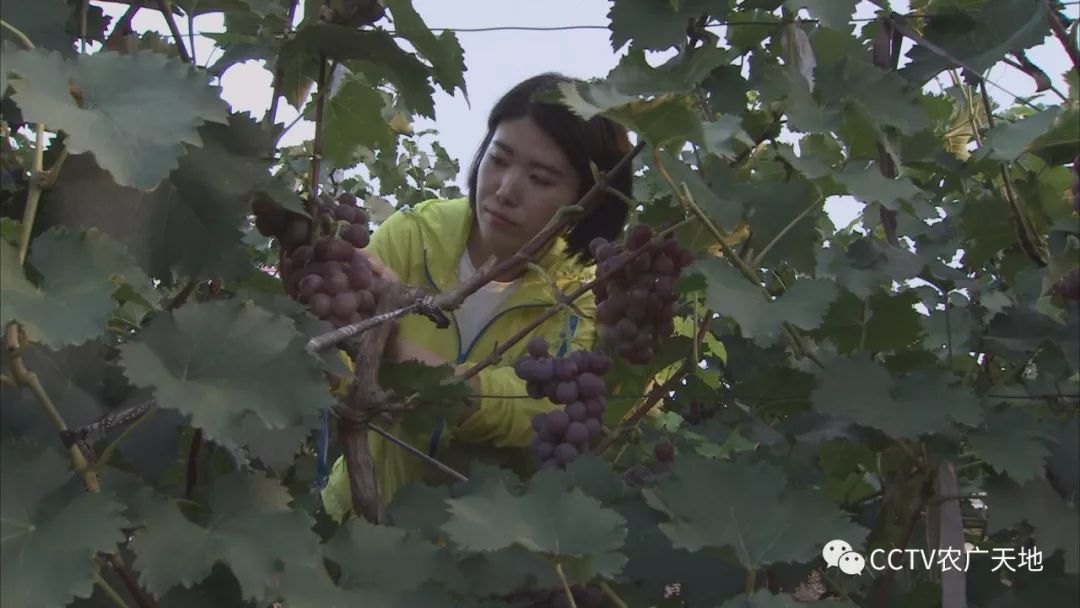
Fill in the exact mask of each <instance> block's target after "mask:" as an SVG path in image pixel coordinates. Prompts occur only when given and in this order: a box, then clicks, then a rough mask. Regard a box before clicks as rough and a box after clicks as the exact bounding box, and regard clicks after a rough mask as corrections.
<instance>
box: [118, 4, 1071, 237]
mask: <svg viewBox="0 0 1080 608" xmlns="http://www.w3.org/2000/svg"><path fill="white" fill-rule="evenodd" d="M302 4H303V3H301V6H302ZM610 4H611V3H610V2H609V1H607V0H545V2H535V1H525V0H467V1H453V2H451V1H447V0H413V6H414V7H415V8H416V10H417V12H419V13H420V15H421V16H422V17H423V18H424V20H425V21H426V22H427V24H428V26H429V27H432V28H438V27H446V28H475V27H495V26H509V25H523V26H566V25H606V24H607V23H608V19H607V12H608V10H609V8H610ZM892 6H893V8H894V10H896V11H897V12H900V13H904V12H906V11H907V8H908V2H907V1H906V0H894V1H893V2H892ZM103 8H105V10H106V12H107V13H108V14H110V15H113V16H114V17H118V16H119V15H120V14H122V13H123V11H124V9H125V8H126V7H125V6H124V5H118V4H111V3H107V4H104V5H103ZM875 10H876V7H875V6H874V5H873V4H871V3H870V2H867V1H863V2H860V4H859V5H858V7H857V11H856V17H872V16H873V15H874V12H875ZM1067 10H1068V11H1069V14H1070V16H1071V17H1073V18H1077V17H1078V16H1080V15H1078V13H1080V6H1077V5H1071V6H1068V7H1067ZM132 25H133V27H134V29H135V30H136V31H145V30H155V31H158V32H160V33H162V34H166V35H167V34H168V28H167V26H166V24H165V21H164V18H163V17H162V16H161V13H159V12H158V11H156V10H142V11H139V13H138V15H137V16H136V18H135V20H134V21H133V24H132ZM223 29H224V25H223V20H222V17H221V15H220V14H210V15H204V16H201V17H198V18H197V19H196V22H195V30H196V32H202V31H207V32H220V31H222V30H223ZM181 31H186V24H181ZM713 31H717V32H719V30H715V29H714V30H713ZM609 35H610V31H608V30H606V29H592V30H569V31H547V32H528V31H498V32H459V33H458V34H457V36H458V40H459V41H460V43H461V45H462V47H463V48H464V50H465V65H466V67H467V68H468V71H467V72H466V73H465V80H466V86H467V88H468V91H469V100H470V101H471V107H470V106H469V105H468V104H466V102H465V99H464V96H462V95H461V93H460V92H458V94H457V96H455V97H450V96H449V95H447V94H445V93H443V92H442V91H441V90H438V91H437V92H436V94H435V112H436V120H435V121H434V123H432V122H430V121H428V120H426V119H421V120H418V121H417V123H416V125H415V126H416V127H418V128H427V127H432V126H433V127H435V128H436V129H438V131H439V136H438V141H439V143H441V144H442V145H443V146H444V147H445V148H446V149H447V151H448V152H449V154H450V155H451V156H452V157H453V158H456V159H457V160H458V161H459V162H460V163H461V174H459V179H458V182H459V185H460V186H462V187H463V186H464V183H463V182H464V174H465V171H466V170H467V166H468V163H469V161H470V159H471V158H472V154H473V153H474V151H475V149H476V146H477V145H478V144H479V142H480V140H481V138H482V137H483V135H484V129H485V122H486V118H487V112H488V110H490V108H491V106H492V105H493V104H494V103H495V101H496V100H497V99H498V98H499V96H501V95H502V94H503V93H504V92H505V91H506V90H507V89H508V88H510V87H511V86H513V85H514V84H516V83H517V82H519V81H521V80H523V79H525V78H527V77H529V76H533V75H535V74H538V73H541V72H545V71H557V72H562V73H564V74H567V75H569V76H575V77H581V78H591V77H601V76H604V75H605V74H607V72H608V71H609V70H610V69H611V68H613V67H614V66H615V65H616V64H617V63H618V61H619V57H620V56H621V55H622V54H623V53H624V52H625V49H622V50H620V53H619V55H616V53H615V52H614V51H613V50H612V49H611V45H610V43H609V40H608V38H609ZM909 44H910V43H907V45H909ZM907 45H905V48H904V51H903V52H907V48H908V46H907ZM212 47H213V41H211V40H210V39H208V38H203V37H197V38H196V50H195V54H196V58H197V60H198V61H199V62H200V63H201V64H205V63H206V62H207V59H208V58H211V59H212V57H211V55H210V53H211V50H212ZM1028 57H1029V58H1030V59H1031V61H1032V62H1033V63H1034V64H1035V65H1037V66H1039V67H1041V68H1042V69H1043V70H1044V71H1046V73H1047V74H1048V75H1049V76H1050V77H1051V79H1052V80H1053V81H1054V84H1055V85H1056V86H1057V87H1058V88H1059V89H1060V90H1062V91H1067V86H1066V85H1065V83H1064V79H1063V74H1064V72H1065V70H1066V68H1067V67H1068V64H1069V63H1068V62H1069V60H1068V58H1067V56H1066V54H1065V52H1064V50H1063V49H1062V48H1061V46H1060V44H1059V43H1058V41H1057V40H1056V39H1054V38H1053V37H1048V39H1047V41H1046V43H1044V44H1042V45H1040V46H1038V47H1036V48H1034V49H1031V50H1030V51H1029V52H1028ZM655 59H656V61H654V62H653V63H654V64H655V63H658V62H659V61H662V60H663V59H664V56H661V55H657V56H656V57H655ZM271 80H272V78H271V74H270V72H269V71H268V70H267V69H265V68H264V67H263V66H262V64H261V62H248V63H245V64H243V65H238V66H235V67H233V68H231V69H230V70H229V71H228V72H226V73H225V75H224V77H223V78H222V79H221V82H220V84H221V87H222V91H223V94H222V96H223V98H224V99H225V100H226V101H227V102H228V103H229V104H230V105H231V106H232V108H233V110H234V111H241V112H244V111H246V112H251V113H252V114H253V115H254V116H256V117H261V116H262V115H263V114H264V113H265V112H266V109H267V108H268V107H269V104H270V95H271ZM988 80H990V81H993V82H996V83H998V84H1001V85H1003V86H1004V87H1005V88H1007V89H1009V91H1011V92H1012V93H1015V94H1017V95H1024V96H1027V95H1032V94H1034V93H1035V85H1034V82H1033V81H1032V80H1031V79H1030V78H1029V77H1028V76H1026V75H1025V74H1023V73H1022V72H1019V71H1018V70H1015V69H1013V68H1010V67H1008V66H1004V65H1001V66H999V67H997V68H995V69H994V70H992V71H991V73H990V74H989V75H988ZM988 90H989V92H990V93H991V95H992V96H993V97H994V98H995V100H996V101H997V102H998V103H1001V104H1005V105H1007V104H1009V102H1010V101H1011V96H1009V95H1008V94H1005V93H1003V92H1002V91H1000V90H997V89H995V88H994V87H989V88H988ZM1040 101H1044V102H1046V103H1055V102H1054V97H1052V94H1049V93H1048V94H1047V95H1044V97H1043V98H1041V99H1040ZM296 115H297V111H296V110H295V109H293V108H292V107H290V106H289V105H288V104H287V103H284V102H282V103H281V104H280V105H279V110H278V117H277V120H278V122H285V123H288V122H290V121H292V120H293V118H295V117H296ZM313 131H314V129H313V125H312V123H310V122H307V121H301V122H300V123H299V124H297V125H296V127H294V128H293V129H292V130H291V131H290V132H289V133H288V134H287V135H286V137H285V138H284V139H283V141H282V143H283V144H285V145H291V144H295V143H299V142H301V141H304V140H305V139H309V138H310V137H311V136H312V133H313ZM861 207H862V205H861V204H860V203H857V202H855V201H853V200H851V199H849V198H847V197H843V200H839V201H835V202H830V204H829V205H827V206H826V209H827V210H828V211H829V213H830V215H831V216H832V217H833V221H834V222H835V223H837V225H838V226H843V225H845V224H847V223H848V222H849V221H850V220H851V219H852V218H854V217H855V216H856V215H857V214H858V213H859V211H860V210H861Z"/></svg>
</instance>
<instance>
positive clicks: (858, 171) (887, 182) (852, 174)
mask: <svg viewBox="0 0 1080 608" xmlns="http://www.w3.org/2000/svg"><path fill="white" fill-rule="evenodd" d="M833 177H834V178H835V179H836V181H837V182H839V183H840V184H843V185H844V186H846V187H847V189H848V192H849V193H850V194H851V196H854V197H855V198H857V199H859V200H860V201H863V202H864V203H873V202H880V203H881V204H882V205H885V206H886V207H888V208H889V209H892V210H894V211H895V210H897V209H899V208H900V205H901V202H903V201H909V202H915V201H916V200H918V199H919V198H920V197H921V196H923V192H922V190H920V189H919V187H918V186H916V185H915V183H914V182H912V181H911V179H910V178H908V177H904V176H901V177H898V178H896V179H889V178H887V177H885V176H884V175H882V174H881V171H880V170H879V169H878V168H877V166H876V165H874V164H870V165H867V166H865V167H852V166H850V165H849V166H848V167H847V168H845V169H844V171H843V172H841V173H835V174H834V175H833Z"/></svg>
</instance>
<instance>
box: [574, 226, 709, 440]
mask: <svg viewBox="0 0 1080 608" xmlns="http://www.w3.org/2000/svg"><path fill="white" fill-rule="evenodd" d="M642 249H645V248H644V247H642ZM714 314H715V313H714V312H713V311H712V310H711V309H709V310H706V311H705V314H704V315H702V319H701V325H699V326H698V330H697V334H696V335H695V336H694V348H693V349H692V351H693V352H694V353H696V352H698V350H699V349H700V348H701V341H702V340H704V339H705V336H706V335H707V334H708V333H709V328H710V327H711V326H712V321H713V315H714ZM696 365H697V359H696V357H694V358H687V359H684V360H683V363H682V365H680V366H679V367H678V369H676V370H675V372H674V373H673V374H671V377H669V378H668V379H667V380H666V381H665V382H663V383H662V384H658V385H655V386H654V387H653V389H652V390H651V391H649V394H648V395H646V397H645V401H644V403H642V404H641V406H640V407H638V408H637V409H635V410H632V411H631V412H630V414H629V415H628V416H626V417H625V418H624V419H623V420H622V421H620V422H619V425H618V427H616V429H615V430H614V431H613V432H612V434H611V435H609V436H607V437H605V438H604V439H603V440H602V441H601V442H600V444H599V445H597V446H596V448H595V449H594V450H593V453H594V454H603V453H604V452H605V451H606V450H607V449H608V448H609V447H611V444H612V443H614V442H615V441H616V440H617V439H618V438H619V437H620V436H622V434H624V433H626V432H627V431H629V430H630V429H632V428H634V427H636V426H637V425H638V423H639V422H641V420H642V419H643V418H645V416H646V415H648V413H649V412H650V411H652V410H653V408H655V407H656V406H657V405H658V404H659V403H660V402H661V401H662V400H663V398H664V396H665V395H668V394H670V393H671V391H673V390H674V389H675V387H676V386H677V385H678V384H679V383H680V382H682V380H683V378H684V377H685V376H686V375H687V374H689V373H690V372H691V371H692V370H693V369H694V366H696ZM617 459H618V458H616V460H617Z"/></svg>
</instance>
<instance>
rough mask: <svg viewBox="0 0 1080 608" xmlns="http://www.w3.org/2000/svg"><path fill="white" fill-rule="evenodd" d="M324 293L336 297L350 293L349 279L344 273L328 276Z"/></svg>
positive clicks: (324, 285) (324, 284) (325, 280)
mask: <svg viewBox="0 0 1080 608" xmlns="http://www.w3.org/2000/svg"><path fill="white" fill-rule="evenodd" d="M323 291H325V292H326V293H328V294H330V295H332V296H336V295H338V294H342V293H345V292H347V291H349V277H347V276H345V273H343V272H335V273H331V274H327V275H326V278H325V279H324V283H323Z"/></svg>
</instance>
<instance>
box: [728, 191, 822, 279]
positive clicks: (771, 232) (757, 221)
mask: <svg viewBox="0 0 1080 608" xmlns="http://www.w3.org/2000/svg"><path fill="white" fill-rule="evenodd" d="M736 197H737V198H739V199H741V200H742V202H743V205H744V206H745V208H746V210H747V214H748V215H749V216H750V231H751V233H752V234H753V240H754V245H755V247H754V249H756V250H758V251H762V250H764V249H765V247H769V251H768V252H766V255H765V257H764V258H762V257H761V256H760V254H758V256H757V257H756V258H755V263H756V264H757V265H758V266H762V265H768V266H775V265H780V264H781V263H787V264H788V265H790V266H791V267H793V268H795V269H798V270H800V271H803V272H807V273H810V272H813V270H814V255H813V254H814V251H815V250H816V249H817V247H818V243H819V241H820V240H821V237H820V234H819V232H818V229H817V226H816V218H817V217H820V216H822V215H824V214H825V212H824V211H822V210H821V209H820V208H818V209H815V206H816V205H818V204H819V203H820V202H821V194H820V193H819V192H817V191H816V189H815V188H814V186H813V185H812V184H810V183H809V182H806V181H804V180H798V179H795V180H791V181H785V182H780V183H775V182H766V183H762V184H753V185H752V186H749V187H745V188H741V189H739V190H738V193H737V194H736ZM807 211H811V212H810V213H807ZM804 213H805V214H806V215H802V214H804ZM800 216H801V217H800Z"/></svg>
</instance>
